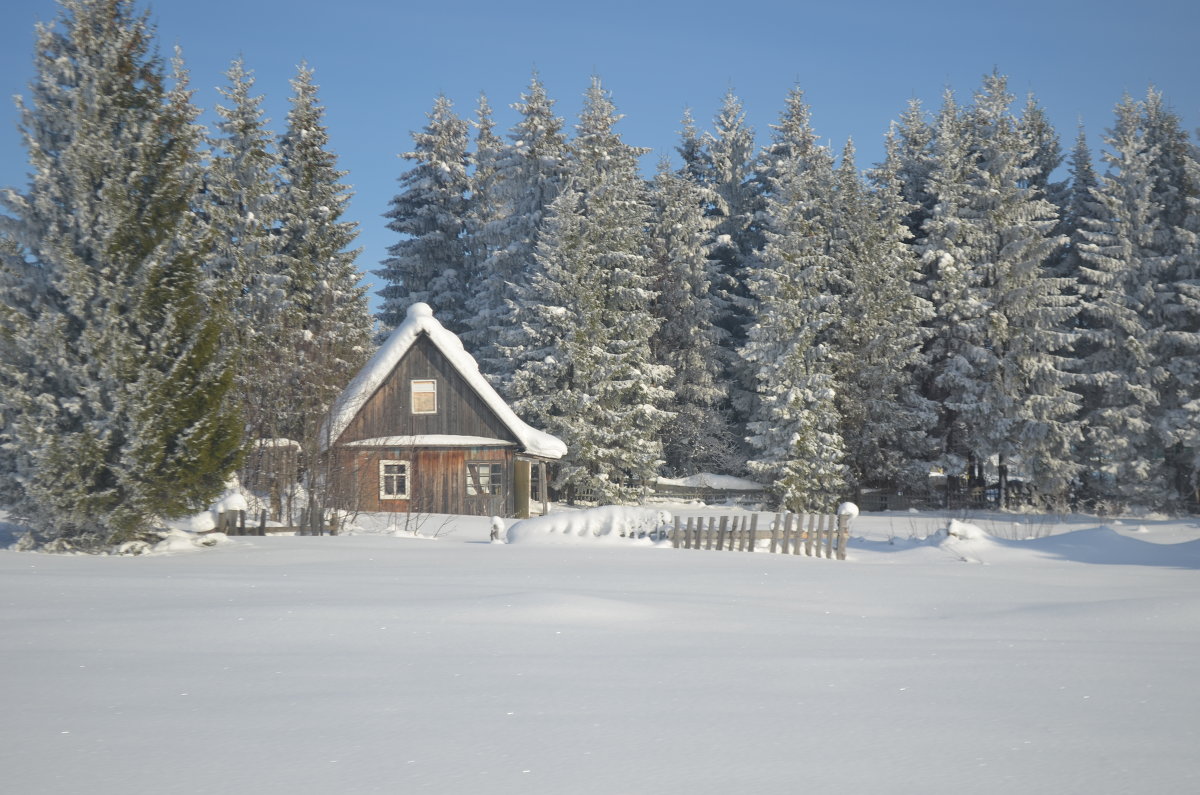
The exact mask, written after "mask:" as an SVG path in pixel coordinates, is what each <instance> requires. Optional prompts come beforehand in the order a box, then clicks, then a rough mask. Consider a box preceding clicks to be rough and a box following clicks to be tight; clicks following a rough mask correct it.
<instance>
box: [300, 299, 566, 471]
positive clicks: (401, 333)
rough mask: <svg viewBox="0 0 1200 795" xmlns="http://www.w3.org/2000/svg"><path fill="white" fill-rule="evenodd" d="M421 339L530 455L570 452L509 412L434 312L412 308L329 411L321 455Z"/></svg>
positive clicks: (420, 306)
mask: <svg viewBox="0 0 1200 795" xmlns="http://www.w3.org/2000/svg"><path fill="white" fill-rule="evenodd" d="M422 334H425V335H426V336H428V337H429V340H430V341H431V342H432V343H433V344H434V346H435V347H436V348H437V349H438V350H439V351H441V353H442V355H443V356H445V357H446V360H447V361H448V362H450V366H451V367H453V368H454V370H455V371H456V372H457V373H458V374H459V375H461V376H462V377H463V380H464V381H466V382H467V384H468V385H470V387H471V389H473V390H475V393H476V394H477V395H479V398H480V399H481V400H482V401H483V402H484V403H485V404H486V405H487V407H488V408H490V409H491V410H492V411H493V412H494V413H495V415H496V416H497V417H499V418H500V421H501V422H502V423H504V426H505V427H506V428H508V430H509V431H510V432H511V433H512V435H513V436H514V437H516V439H517V440H518V442H519V443H520V445H521V447H522V448H524V451H525V452H526V453H529V454H530V455H535V456H539V457H541V458H562V457H563V456H564V455H566V454H567V446H566V445H565V444H563V442H562V440H560V439H558V438H557V437H554V436H551V435H550V434H548V433H544V432H543V431H539V430H537V429H535V428H532V427H530V426H529V425H527V424H526V423H525V422H524V421H523V420H521V418H520V417H518V416H517V415H516V413H515V412H514V411H513V410H512V409H511V408H509V406H508V404H507V403H505V402H504V400H503V398H501V397H500V395H499V394H497V392H496V390H495V389H493V388H492V385H491V384H489V383H488V381H487V379H486V378H484V377H483V373H481V372H479V365H478V364H476V362H475V358H474V357H473V356H471V354H469V353H467V351H466V349H465V348H463V345H462V342H461V341H460V340H459V338H458V337H457V336H456V335H454V334H453V333H451V332H450V331H448V330H447V329H446V327H445V326H443V325H442V324H441V323H439V322H438V320H437V318H435V317H434V316H433V310H432V309H430V308H429V305H428V304H424V303H417V304H413V305H412V306H410V307H409V308H408V313H407V315H406V316H405V318H404V322H403V323H401V324H400V325H399V326H397V327H396V330H395V331H393V332H392V333H391V335H390V336H389V337H388V338H387V341H385V342H384V343H383V345H381V346H380V348H379V350H378V351H376V352H375V355H374V356H372V357H371V360H370V361H369V362H367V363H366V365H365V366H364V367H363V369H362V370H360V371H359V372H358V375H356V376H354V380H352V381H351V382H350V384H349V386H347V387H346V388H345V390H343V391H342V394H341V395H339V396H338V399H337V400H336V401H335V402H334V404H333V408H331V409H330V411H329V417H328V418H327V419H326V421H325V427H323V428H322V429H321V439H322V441H321V447H322V449H325V448H326V447H328V445H329V443H331V442H336V441H337V439H338V437H339V436H341V435H342V433H343V432H344V431H345V430H346V428H347V427H349V425H350V423H351V422H352V421H353V420H354V417H355V416H356V415H357V414H358V412H359V411H360V410H361V409H362V407H363V406H364V405H365V404H366V402H367V401H368V400H369V399H370V398H371V396H372V395H374V394H375V391H376V390H378V389H379V387H380V386H381V385H382V384H383V382H384V381H385V380H386V379H387V377H388V376H389V375H391V373H392V371H393V370H395V369H396V365H398V364H399V363H400V360H401V359H403V358H404V355H405V354H406V353H408V351H409V349H410V348H412V346H413V344H414V343H415V342H416V341H417V339H418V338H419V337H420V336H421V335H422Z"/></svg>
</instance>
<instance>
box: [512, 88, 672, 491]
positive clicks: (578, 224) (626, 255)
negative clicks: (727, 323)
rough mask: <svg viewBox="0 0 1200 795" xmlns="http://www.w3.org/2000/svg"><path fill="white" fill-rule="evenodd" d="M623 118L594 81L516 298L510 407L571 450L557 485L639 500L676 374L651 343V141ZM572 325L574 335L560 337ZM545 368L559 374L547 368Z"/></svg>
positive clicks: (658, 460) (658, 451)
mask: <svg viewBox="0 0 1200 795" xmlns="http://www.w3.org/2000/svg"><path fill="white" fill-rule="evenodd" d="M619 119H620V116H619V115H618V114H617V113H616V108H615V107H614V105H613V103H612V101H611V100H610V99H609V97H608V93H607V92H606V91H605V90H604V89H603V87H602V86H601V84H600V80H599V78H593V80H592V84H591V86H590V88H589V89H588V91H587V93H586V95H585V101H584V107H583V110H582V112H581V114H580V120H579V124H578V125H577V127H576V137H575V141H574V145H573V147H572V160H571V167H572V168H571V180H570V183H569V184H570V185H571V191H570V192H569V193H567V194H564V196H563V197H562V200H561V201H556V202H554V203H553V205H552V206H553V210H554V213H555V217H556V218H557V219H558V220H557V221H556V222H555V224H554V225H553V226H548V227H547V230H546V231H545V233H544V234H545V235H547V237H546V239H544V240H543V241H542V242H541V243H540V244H539V246H538V254H537V264H538V270H537V273H536V277H537V278H535V279H533V280H531V284H530V287H529V289H527V290H525V291H523V294H522V295H520V296H519V300H520V301H521V303H520V305H519V308H518V317H520V318H521V329H522V334H521V337H522V339H521V340H520V344H519V345H518V346H515V347H514V348H513V349H512V350H513V355H514V358H515V359H516V361H517V362H518V368H517V371H516V373H515V375H514V378H513V383H512V394H513V395H514V396H515V397H516V401H515V406H514V408H516V409H517V411H518V412H519V413H524V414H527V415H528V416H530V417H531V418H533V419H534V420H535V422H541V423H542V424H543V425H544V426H545V427H546V428H547V430H550V431H551V432H553V433H556V434H557V435H559V436H561V437H562V438H563V440H564V441H565V442H566V443H567V447H568V449H569V452H568V455H567V457H566V458H565V459H564V460H563V462H562V465H561V466H560V467H559V472H558V476H557V481H556V483H557V486H558V487H559V488H566V489H568V493H570V492H569V490H570V489H571V488H572V487H575V488H578V487H580V486H584V487H591V488H592V489H594V490H595V492H596V495H597V497H598V498H599V499H601V500H604V501H612V502H621V501H627V500H630V499H632V498H633V497H634V496H635V495H636V494H637V493H638V492H639V489H640V488H641V485H642V483H644V482H646V481H649V480H651V479H652V478H654V477H655V476H656V474H657V472H658V468H659V466H661V464H662V443H661V441H660V438H661V429H662V427H663V425H664V424H665V423H666V422H667V421H668V420H669V419H670V413H669V412H668V411H666V410H665V409H664V408H663V407H664V406H666V405H668V403H669V400H670V394H669V392H668V391H667V389H666V388H665V385H666V383H667V381H668V379H669V378H670V375H671V370H670V368H669V367H667V366H664V365H661V364H657V363H656V362H655V361H654V357H653V353H652V351H651V348H650V339H651V338H652V336H653V335H654V332H655V331H656V329H657V327H658V320H657V318H655V317H654V315H653V304H654V301H655V299H656V298H657V295H656V293H655V291H654V276H653V272H652V269H651V266H650V262H649V259H648V257H647V256H646V244H645V227H646V223H647V221H648V220H649V216H650V208H649V206H648V204H647V201H646V196H645V192H646V191H645V185H644V183H643V181H642V179H641V176H640V175H639V173H638V161H637V158H638V157H639V156H640V155H641V154H642V153H643V150H640V149H637V148H634V147H632V146H629V145H628V144H626V143H624V142H623V141H622V140H621V137H620V135H619V134H618V133H616V132H615V131H614V130H613V127H614V125H615V124H616V122H617V121H618V120H619ZM573 216H577V217H573ZM551 232H553V234H551ZM564 323H566V324H568V325H567V326H566V327H567V328H569V329H570V335H569V336H568V337H566V338H560V339H558V340H555V339H554V337H555V334H554V332H555V331H556V330H557V329H561V328H562V327H563V326H562V324H564ZM547 359H549V360H551V362H552V364H549V363H548V362H547ZM547 370H549V371H550V373H551V374H552V375H557V376H558V377H559V378H560V379H561V380H560V381H559V382H555V381H553V380H550V379H547V378H546V377H544V373H545V372H546V371H547ZM539 391H542V392H546V391H550V392H557V393H559V396H558V397H557V398H555V399H554V400H555V401H557V404H558V405H560V406H561V405H565V406H567V408H566V409H564V410H563V413H562V414H561V415H559V414H553V413H549V412H547V411H546V410H545V409H544V406H545V403H546V398H545V397H543V396H540V395H538V394H537V393H538V392H539Z"/></svg>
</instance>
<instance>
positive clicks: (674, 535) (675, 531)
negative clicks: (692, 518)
mask: <svg viewBox="0 0 1200 795" xmlns="http://www.w3.org/2000/svg"><path fill="white" fill-rule="evenodd" d="M671 546H672V547H673V548H675V549H679V517H678V516H676V517H675V527H673V528H672V529H671Z"/></svg>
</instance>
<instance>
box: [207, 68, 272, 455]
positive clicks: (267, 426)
mask: <svg viewBox="0 0 1200 795" xmlns="http://www.w3.org/2000/svg"><path fill="white" fill-rule="evenodd" d="M226 78H227V80H228V85H226V86H225V87H223V88H221V89H220V92H221V96H222V98H223V99H224V104H222V103H218V104H217V106H216V113H217V117H218V122H217V124H216V131H215V134H213V135H212V136H210V139H209V146H210V148H211V151H212V160H211V163H210V165H209V168H208V175H207V178H206V182H205V191H204V204H203V207H202V209H203V213H204V216H205V218H206V220H207V222H208V224H209V226H210V227H211V230H212V233H213V240H214V242H215V245H216V251H215V253H214V256H213V257H211V258H210V259H209V261H208V263H207V269H208V276H209V279H210V282H211V285H210V289H211V291H212V292H213V294H214V295H217V296H219V297H220V300H221V301H223V302H225V303H227V305H228V306H229V309H230V312H231V314H232V321H233V322H232V323H231V324H230V325H229V328H228V329H227V332H226V343H225V344H226V346H227V347H228V348H229V349H231V350H234V351H236V352H237V375H236V378H235V385H236V386H235V389H236V392H237V396H238V401H239V403H240V404H241V411H242V415H243V418H244V419H245V421H246V430H247V436H248V437H249V438H250V439H259V438H271V437H277V436H282V435H284V430H283V427H282V426H283V425H285V424H286V422H285V420H284V419H283V416H282V414H283V413H285V412H287V411H288V410H289V408H288V407H287V406H286V404H284V403H282V402H281V401H280V400H279V399H278V395H279V394H280V393H281V391H282V390H283V387H284V384H285V383H286V382H287V381H288V380H289V379H290V378H291V377H292V374H293V373H294V371H295V360H294V358H293V357H292V356H291V354H292V353H293V352H294V351H293V349H292V348H291V347H290V346H289V345H288V344H287V343H288V341H287V340H286V337H287V334H288V324H289V322H290V320H291V318H290V317H289V313H288V309H287V299H288V291H289V290H290V289H291V286H290V285H289V284H288V280H287V274H286V273H285V272H284V266H283V263H282V261H281V259H280V258H279V255H278V252H277V243H278V238H277V235H276V232H277V228H278V214H279V210H278V206H277V205H278V197H277V195H276V176H275V170H276V167H277V165H278V162H279V161H278V158H277V156H276V152H275V148H274V146H273V141H272V138H273V135H272V133H271V132H270V131H269V130H267V129H266V127H265V124H266V120H265V119H264V118H263V111H262V100H263V97H262V96H261V95H255V94H254V93H253V92H254V76H253V74H252V73H251V72H249V71H247V69H246V67H245V64H244V63H243V62H242V60H241V59H240V58H239V59H237V60H235V61H234V62H233V63H232V64H231V65H230V67H229V70H228V71H227V72H226Z"/></svg>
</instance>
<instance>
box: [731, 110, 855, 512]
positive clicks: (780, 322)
mask: <svg viewBox="0 0 1200 795" xmlns="http://www.w3.org/2000/svg"><path fill="white" fill-rule="evenodd" d="M779 129H780V130H785V131H786V130H789V129H791V130H792V132H790V133H787V132H785V133H783V134H786V135H790V136H791V137H793V138H795V137H796V135H797V132H798V131H799V132H802V133H803V134H802V138H801V140H805V139H808V135H807V132H806V131H807V125H806V124H805V125H798V126H795V127H794V129H793V128H792V127H791V126H789V125H786V124H784V125H781V126H780V128H779ZM777 143H778V142H777ZM778 151H780V152H781V153H786V154H784V155H782V156H781V157H780V158H779V159H778V161H777V163H776V164H775V165H774V167H773V170H774V173H776V174H778V178H777V179H776V181H775V184H774V186H773V189H772V192H771V195H770V196H769V198H768V199H767V206H766V211H765V218H766V227H765V229H764V234H765V238H766V246H765V247H764V249H763V251H762V254H761V257H760V260H759V262H758V265H757V267H756V268H755V270H754V274H753V278H752V279H751V280H750V282H749V285H748V287H749V292H750V296H751V298H752V299H754V300H753V301H752V302H751V303H750V306H751V307H752V309H753V311H754V315H753V323H752V324H751V325H750V327H749V329H748V331H747V337H746V342H745V344H744V345H743V346H742V348H741V356H742V359H743V360H744V361H745V363H746V367H747V369H748V371H749V372H751V373H752V374H753V376H754V379H755V385H756V394H757V402H756V405H755V410H754V413H753V414H752V415H751V417H750V421H749V422H748V423H747V433H748V438H747V442H748V443H749V445H750V448H751V451H752V454H751V458H750V461H749V462H748V467H749V469H750V472H751V473H752V474H754V475H755V476H757V477H758V478H760V479H762V480H764V481H765V482H768V483H770V484H772V489H773V490H774V491H775V493H776V494H777V496H778V497H779V499H780V502H781V503H782V504H783V505H785V506H786V507H787V508H788V509H789V510H794V511H807V510H825V509H828V508H830V507H831V504H832V502H833V501H834V500H836V497H837V495H838V494H840V493H841V491H842V489H843V488H844V487H845V480H846V465H845V457H846V450H845V444H844V441H843V439H842V436H841V432H840V426H841V417H840V414H839V412H838V407H837V402H836V398H837V385H836V381H835V377H836V376H835V374H836V371H837V367H838V357H839V352H838V351H837V350H836V349H835V348H834V347H833V346H832V345H831V342H832V338H833V331H834V329H835V327H836V326H837V324H838V323H839V322H840V309H841V297H842V296H843V295H844V293H845V289H846V284H845V283H844V281H843V275H842V274H840V273H839V272H838V265H839V263H837V262H836V261H835V260H834V258H833V257H832V256H831V251H830V240H831V239H832V234H831V226H832V218H831V216H830V211H831V210H832V204H831V200H832V198H833V196H834V193H835V185H834V174H833V159H832V157H830V155H829V153H828V151H827V150H825V149H823V148H820V147H812V148H807V147H805V146H803V145H795V146H788V147H781V148H779V150H778Z"/></svg>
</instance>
